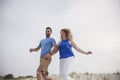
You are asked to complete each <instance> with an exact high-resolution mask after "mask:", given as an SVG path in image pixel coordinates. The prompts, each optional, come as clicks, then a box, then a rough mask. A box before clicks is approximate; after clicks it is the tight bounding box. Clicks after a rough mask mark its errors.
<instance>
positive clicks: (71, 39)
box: [61, 28, 73, 41]
mask: <svg viewBox="0 0 120 80" xmlns="http://www.w3.org/2000/svg"><path fill="white" fill-rule="evenodd" d="M61 31H63V32H65V35H66V38H67V39H68V40H69V41H73V36H72V32H71V30H70V29H68V28H64V29H61Z"/></svg>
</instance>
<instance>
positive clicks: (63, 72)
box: [60, 57, 73, 80]
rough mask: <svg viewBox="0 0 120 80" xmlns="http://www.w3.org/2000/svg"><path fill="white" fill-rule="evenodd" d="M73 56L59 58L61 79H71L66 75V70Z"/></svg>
mask: <svg viewBox="0 0 120 80" xmlns="http://www.w3.org/2000/svg"><path fill="white" fill-rule="evenodd" d="M72 60H73V57H69V58H65V59H60V73H61V76H62V80H73V79H72V78H71V77H69V76H68V70H69V68H70V64H71V63H72Z"/></svg>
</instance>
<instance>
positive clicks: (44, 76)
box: [43, 74, 53, 80]
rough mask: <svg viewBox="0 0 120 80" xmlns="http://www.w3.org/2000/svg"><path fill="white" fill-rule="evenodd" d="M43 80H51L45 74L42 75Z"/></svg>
mask: <svg viewBox="0 0 120 80" xmlns="http://www.w3.org/2000/svg"><path fill="white" fill-rule="evenodd" d="M43 78H44V80H53V79H52V78H51V77H49V76H48V75H47V74H44V75H43Z"/></svg>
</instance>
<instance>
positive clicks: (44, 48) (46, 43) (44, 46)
mask: <svg viewBox="0 0 120 80" xmlns="http://www.w3.org/2000/svg"><path fill="white" fill-rule="evenodd" d="M54 44H56V41H55V40H54V39H53V38H45V39H42V40H41V41H40V44H39V46H40V48H41V55H40V56H41V57H44V56H45V55H46V54H47V53H49V52H50V51H51V48H52V47H53V45H54Z"/></svg>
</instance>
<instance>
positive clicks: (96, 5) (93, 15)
mask: <svg viewBox="0 0 120 80" xmlns="http://www.w3.org/2000/svg"><path fill="white" fill-rule="evenodd" d="M0 10H1V14H0V75H5V74H8V73H12V74H14V75H15V76H24V75H34V76H35V75H36V69H37V67H38V65H39V55H40V51H38V52H33V53H29V48H34V47H36V46H38V44H39V42H40V40H41V39H42V38H45V28H46V27H47V26H50V27H52V28H53V34H52V35H51V36H52V37H54V38H55V40H56V42H58V41H59V38H60V34H59V32H60V30H61V29H62V28H65V27H68V28H70V29H71V31H72V33H73V36H74V41H75V42H76V44H77V45H78V46H79V47H80V48H81V49H83V50H86V51H88V50H90V51H92V52H93V54H92V55H84V54H81V53H78V52H77V51H75V50H74V49H73V51H74V53H75V60H74V63H72V66H71V67H72V69H71V71H74V72H80V73H84V72H93V73H101V72H102V73H111V72H117V71H120V44H119V42H120V37H119V36H120V31H119V30H120V1H119V0H63V1H62V0H59V1H57V0H0ZM49 72H50V74H58V73H59V54H58V53H57V54H56V55H54V56H53V60H52V63H51V64H50V66H49Z"/></svg>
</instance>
